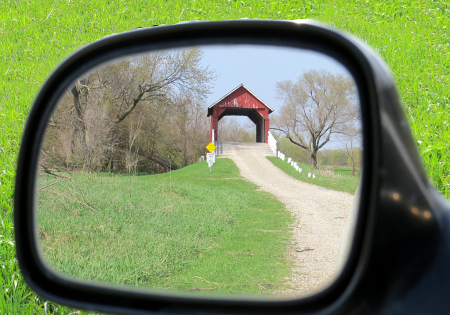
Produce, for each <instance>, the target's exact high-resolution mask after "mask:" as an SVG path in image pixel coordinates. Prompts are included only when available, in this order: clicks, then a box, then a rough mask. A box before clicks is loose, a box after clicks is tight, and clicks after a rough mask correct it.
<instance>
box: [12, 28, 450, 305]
mask: <svg viewBox="0 0 450 315" xmlns="http://www.w3.org/2000/svg"><path fill="white" fill-rule="evenodd" d="M214 70H216V72H214ZM218 74H224V77H226V78H228V79H224V80H223V81H218V82H220V84H217V85H216V86H217V88H216V87H215V88H214V89H213V88H212V87H213V82H215V81H214V80H215V79H217V77H218ZM250 74H252V75H253V77H252V78H253V79H248V80H249V81H251V80H253V81H252V83H247V82H243V80H244V78H250V77H251V76H250ZM236 78H237V79H238V80H241V78H242V81H240V82H239V83H240V84H239V83H238V84H234V85H232V86H231V83H230V84H228V83H224V82H234V80H236ZM227 80H228V81H227ZM236 85H237V86H236ZM253 86H257V91H256V90H255V89H253ZM250 88H251V89H250ZM271 89H272V91H271ZM209 93H213V97H214V99H212V98H211V99H210V98H207V97H208V94H209ZM261 94H263V95H264V96H261ZM277 97H278V98H277ZM205 99H207V101H205ZM268 99H269V100H270V103H269V102H268V101H267V100H268ZM275 100H277V101H278V102H279V105H277V106H278V108H277V109H279V114H278V115H277V116H276V119H273V120H272V121H269V120H270V119H269V114H271V113H272V112H273V111H274V109H273V108H272V107H274V105H271V104H272V103H276V101H275ZM225 116H247V117H248V118H249V119H250V121H251V122H252V123H254V126H255V128H254V129H253V131H251V132H249V137H250V138H252V140H256V143H252V144H246V145H243V144H242V143H240V144H236V143H234V144H233V143H232V142H230V141H236V140H235V139H241V140H239V141H246V140H242V139H245V138H244V137H242V134H243V132H242V131H240V132H239V134H240V138H236V137H235V138H233V136H232V135H226V133H225V132H222V131H223V130H222V129H224V127H223V126H225V123H224V121H225V120H222V118H223V117H225ZM206 119H208V121H206ZM221 120H222V122H220V121H221ZM221 123H222V125H220V124H221ZM228 126H229V125H228ZM221 128H222V129H221ZM236 130H238V129H236ZM269 130H272V132H271V131H269ZM277 132H278V133H279V134H278V136H280V137H281V136H284V137H285V140H286V141H287V142H289V143H291V144H293V145H295V148H297V149H298V150H300V151H301V150H303V151H302V152H303V153H305V152H307V153H305V154H307V158H308V162H310V163H311V166H312V168H311V170H310V171H306V169H305V171H304V172H303V173H301V172H302V167H300V166H299V165H298V164H297V162H298V163H300V162H299V161H294V160H292V158H290V159H291V160H292V161H289V162H290V163H291V164H292V167H291V166H289V167H290V168H289V167H288V166H287V165H288V164H287V161H286V159H285V158H286V156H285V154H283V152H281V151H280V145H281V144H279V146H278V147H277V140H275V138H274V136H273V135H272V133H275V136H277V134H276V133H277ZM227 137H228V138H227ZM233 139H234V140H233ZM220 140H228V142H227V141H220ZM209 142H211V143H210V144H209V145H208V143H209ZM280 143H281V142H280ZM206 145H208V146H207V149H208V150H209V151H212V152H213V153H215V154H212V155H211V154H210V156H208V163H209V164H208V166H209V168H208V167H207V163H206V161H205V162H200V163H197V164H193V162H196V161H198V160H202V158H201V157H200V156H201V155H202V152H205V153H206V150H205V149H204V146H206ZM326 145H328V146H326ZM285 147H286V148H287V144H285ZM322 148H325V149H326V148H330V150H332V151H333V150H334V151H336V152H335V153H336V154H337V153H339V152H341V153H342V152H343V154H344V157H345V159H343V158H342V157H341V160H343V161H344V162H342V161H341V162H339V163H347V166H348V167H349V168H348V169H347V171H348V172H350V171H351V173H352V174H351V176H350V175H349V176H347V177H348V178H349V180H348V181H349V184H348V185H349V186H348V188H346V187H343V184H342V183H343V182H342V181H332V180H331V178H332V176H331V175H329V173H328V175H327V173H326V171H327V170H321V171H320V172H321V173H319V171H318V170H317V168H318V158H321V161H322V162H321V163H328V164H327V165H332V164H333V163H338V162H336V161H337V158H336V157H334V160H333V161H334V162H332V152H331V151H330V152H328V153H327V154H328V155H327V154H325V153H321V154H322V155H320V154H319V152H323V149H322ZM321 149H322V151H320V150H321ZM202 150H203V151H202ZM261 150H268V151H267V152H268V153H267V154H266V153H264V152H263V153H255V152H260V151H261ZM271 150H272V151H271ZM272 154H273V155H274V156H278V157H279V158H280V159H279V160H276V158H275V157H274V158H273V160H271V161H272V163H273V164H272V163H271V162H269V160H267V159H265V158H264V159H261V158H259V159H258V158H256V157H255V156H265V155H272ZM205 155H206V154H205ZM216 155H222V157H228V158H230V159H231V160H232V161H233V162H231V160H225V159H219V158H218V159H217V160H216V159H215V157H216ZM236 155H238V157H236ZM297 159H301V155H298V158H297ZM244 160H245V161H244ZM280 161H284V162H283V163H281V162H280ZM324 161H327V162H324ZM214 163H216V165H213V164H214ZM280 163H281V164H280ZM319 164H320V163H319ZM276 166H278V167H279V168H280V169H281V170H280V169H277V168H276ZM304 167H307V166H304ZM238 168H239V169H238ZM269 168H273V169H276V171H269ZM288 168H289V169H288ZM358 168H359V169H358ZM175 170H176V172H172V171H175ZM282 170H284V172H286V173H288V174H291V175H292V176H293V177H294V178H297V179H300V180H301V182H302V183H301V184H299V186H297V183H298V182H299V181H297V179H293V178H292V177H289V176H287V175H286V174H284V173H283V171H282ZM293 170H295V174H294V173H292V172H293ZM328 171H329V172H331V174H333V176H335V175H336V174H337V171H336V170H328ZM239 172H240V174H239ZM276 172H279V173H280V174H284V175H279V177H277V176H278V175H276V174H275V173H276ZM289 172H291V173H289ZM144 173H145V174H144ZM257 173H259V177H258V176H257V175H258V174H257ZM308 173H309V175H308ZM150 174H161V175H150ZM249 174H250V175H249ZM277 174H278V173H277ZM299 174H301V175H299ZM358 174H359V175H358ZM138 175H143V176H138ZM252 175H254V176H253V177H252V178H253V179H249V178H250V177H251V176H252ZM355 175H356V176H355ZM172 176H173V177H172ZM240 176H244V177H246V178H247V179H249V180H250V181H252V182H253V183H254V184H256V185H254V184H250V183H249V182H246V181H244V180H243V179H242V178H241V177H240ZM283 176H286V177H283ZM299 176H300V177H299ZM301 176H303V177H301ZM336 176H338V177H339V176H341V177H342V175H339V174H337V175H336ZM271 181H272V182H276V181H278V184H275V186H277V185H279V186H282V187H280V189H279V190H278V191H280V195H278V194H277V193H275V192H274V191H273V190H271V189H272V188H270V187H269V188H268V187H266V186H265V183H266V182H271ZM303 182H308V183H310V184H319V183H322V184H321V185H325V187H328V188H331V189H334V190H336V189H337V190H343V191H348V192H350V194H348V193H340V194H336V195H333V194H334V192H333V194H332V193H331V192H328V190H327V191H326V192H325V188H314V189H312V188H311V190H310V191H309V190H308V189H310V188H309V187H310V186H307V184H304V183H303ZM205 183H206V184H205ZM301 185H304V186H301ZM346 185H347V184H346ZM258 186H260V187H261V190H263V191H265V192H264V193H263V192H260V191H257V188H258ZM356 187H357V189H356ZM289 189H291V191H288V190H289ZM355 190H356V191H355ZM281 191H288V192H287V193H286V194H287V195H289V196H292V198H291V199H283V198H284V197H283V196H282V192H281ZM267 192H269V193H272V194H274V196H271V195H268V193H267ZM344 194H347V195H348V196H344ZM310 195H312V196H313V197H311V196H310ZM331 195H332V196H331ZM353 195H354V196H353ZM205 196H206V197H205ZM280 196H281V197H280ZM289 196H288V197H286V198H289ZM333 198H334V199H333ZM277 199H279V200H277ZM293 199H302V200H303V203H302V202H301V201H298V200H297V201H296V202H297V206H296V207H292V206H291V205H290V204H291V200H293ZM283 204H284V205H287V210H289V211H290V212H289V211H286V209H285V208H284V206H283ZM313 204H315V205H313ZM293 208H296V209H297V210H295V211H293V210H292V209H293ZM448 209H449V207H448V204H447V203H445V202H444V201H443V200H442V198H441V197H440V196H439V195H438V194H437V193H436V192H435V190H434V189H433V188H432V187H431V185H430V184H429V182H428V179H427V177H426V174H425V172H424V170H423V167H422V165H421V162H420V158H419V155H418V153H417V150H416V148H415V143H414V141H413V139H412V136H411V132H410V130H409V127H408V123H407V120H406V117H405V115H404V114H403V111H402V109H401V105H400V103H399V100H398V96H397V92H396V90H395V85H394V83H393V80H392V78H391V76H390V74H389V72H388V70H387V69H386V67H385V65H384V63H383V62H382V61H381V60H380V59H379V58H378V57H377V56H376V55H375V54H374V53H373V52H372V51H371V50H370V49H369V48H367V47H366V46H365V45H364V44H362V43H360V42H359V41H358V40H356V39H354V38H352V37H350V36H348V35H345V34H342V33H340V32H338V31H335V30H333V29H330V28H328V27H325V26H323V25H321V24H318V23H316V22H313V21H308V20H305V21H258V20H239V21H222V22H195V23H181V24H178V25H167V26H158V27H154V28H146V29H138V30H135V31H131V32H127V33H123V34H117V35H113V36H108V37H106V38H104V39H101V40H99V41H96V42H94V43H92V44H90V45H88V46H86V47H85V48H83V49H81V50H79V51H78V52H76V53H75V54H73V55H72V56H71V57H69V58H68V59H67V60H66V61H65V62H64V63H63V64H61V65H60V66H59V67H58V68H57V69H56V70H55V71H54V72H53V74H52V75H51V76H50V78H49V79H48V80H47V82H46V83H45V84H44V86H43V87H42V89H41V91H40V93H39V95H38V96H37V98H36V101H35V103H34V105H33V108H32V110H31V113H30V116H29V119H28V121H27V124H26V128H25V132H24V135H23V139H22V145H21V150H20V155H19V159H18V169H17V177H16V190H15V210H14V211H15V214H14V215H15V231H16V244H17V255H18V260H19V264H20V267H21V270H22V273H23V275H24V279H25V280H26V281H27V283H28V284H29V285H30V286H31V287H32V288H33V289H34V290H35V291H36V292H37V293H38V294H40V295H42V296H43V297H45V298H48V299H50V300H53V301H55V302H58V303H61V304H66V305H69V306H72V307H77V308H83V309H92V310H96V311H100V312H115V313H123V314H132V313H145V312H171V313H184V312H191V313H192V312H194V313H195V312H200V313H224V312H226V313H233V314H234V313H261V312H264V313H301V312H321V313H327V314H328V313H330V314H331V313H334V312H337V313H344V312H345V313H350V312H360V313H370V312H373V311H374V310H386V311H387V310H392V309H394V308H395V307H396V306H397V305H402V307H403V309H404V310H406V312H408V310H409V311H412V310H416V309H415V308H414V307H415V306H413V304H414V303H412V302H411V301H412V297H417V299H415V300H414V301H415V303H416V302H417V301H419V302H417V303H418V304H420V307H421V308H422V309H427V310H428V311H429V310H430V309H431V310H432V311H433V310H437V309H441V308H442V307H444V306H445V305H447V304H448V302H443V301H442V302H441V303H437V304H435V305H433V306H431V308H426V307H427V306H428V304H427V303H426V302H425V301H426V300H427V298H428V297H430V296H432V294H433V293H435V292H439V290H442V289H444V290H445V289H450V288H449V287H450V281H444V280H445V279H449V277H450V273H449V272H447V271H445V266H444V265H445V264H443V262H444V261H446V259H448V257H449V253H450V251H449V247H448V244H447V242H448V241H446V239H445V238H444V236H445V232H444V230H445V229H444V227H445V226H446V225H447V224H448V223H447V222H448V218H447V217H448V215H447V214H448ZM310 212H312V213H310ZM320 213H323V215H318V214H320ZM310 215H311V217H309V216H310ZM342 219H343V220H342ZM321 220H322V221H321ZM345 220H347V224H346V223H345ZM330 221H332V222H330ZM244 222H246V223H245V224H244ZM344 227H345V228H344ZM293 229H294V232H293ZM295 229H298V230H301V231H300V232H298V231H297V232H295ZM308 231H309V232H308ZM327 235H333V236H332V237H331V236H330V237H328V236H327ZM324 236H327V237H324ZM444 240H445V241H444ZM302 242H304V244H303V243H302ZM225 243H226V244H227V245H224V244H225ZM248 244H251V245H248ZM310 244H314V246H311V245H310ZM323 248H326V250H323ZM287 249H289V250H290V251H291V254H289V253H287V252H286V250H287ZM314 251H315V252H314ZM292 252H296V253H297V254H296V255H298V253H303V254H302V255H304V256H296V258H292V257H290V258H289V257H288V256H289V255H291V256H292ZM308 252H314V253H308ZM308 255H310V256H309V260H308V258H305V257H308ZM317 261H320V262H317ZM211 265H212V267H211ZM242 266H244V267H242ZM209 267H211V268H210V269H208V268H209ZM241 267H242V269H239V268H241ZM296 268H297V269H296ZM314 268H315V269H316V271H317V272H316V273H314V272H313V271H312V270H313V269H314ZM292 270H296V274H295V275H292ZM417 270H420V271H419V272H418V271H417ZM219 271H220V274H221V275H222V276H220V277H218V276H217V275H218V274H219ZM442 272H443V274H444V275H445V276H444V277H443V278H442V281H438V280H436V284H435V285H430V284H429V282H427V281H428V280H427V279H430V278H433V277H436V275H438V274H442ZM316 275H320V277H321V278H320V279H318V280H317V279H315V277H316ZM225 278H226V280H224V279H225ZM283 279H289V280H283ZM433 279H434V278H433ZM293 282H296V284H293ZM420 307H419V308H420Z"/></svg>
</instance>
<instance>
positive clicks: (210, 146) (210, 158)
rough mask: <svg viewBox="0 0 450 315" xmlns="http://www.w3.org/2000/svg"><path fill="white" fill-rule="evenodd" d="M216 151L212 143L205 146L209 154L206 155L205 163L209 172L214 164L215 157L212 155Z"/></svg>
mask: <svg viewBox="0 0 450 315" xmlns="http://www.w3.org/2000/svg"><path fill="white" fill-rule="evenodd" d="M215 149H216V146H215V145H214V143H212V142H210V143H209V144H208V145H207V146H206V150H208V151H209V152H210V153H206V161H207V162H208V166H209V171H210V172H211V168H212V166H213V164H214V163H216V155H215V154H214V150H215Z"/></svg>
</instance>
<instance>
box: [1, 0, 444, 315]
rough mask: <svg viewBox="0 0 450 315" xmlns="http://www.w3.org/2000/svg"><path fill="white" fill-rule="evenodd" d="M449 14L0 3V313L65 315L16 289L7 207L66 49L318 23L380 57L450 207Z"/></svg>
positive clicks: (351, 8)
mask: <svg viewBox="0 0 450 315" xmlns="http://www.w3.org/2000/svg"><path fill="white" fill-rule="evenodd" d="M449 10H450V8H449V4H448V2H444V1H431V0H428V1H422V0H415V1H413V0H406V1H394V0H388V1H366V0H351V1H347V0H345V1H344V0H340V1H295V0H290V1H289V0H288V1H256V0H253V1H251V0H250V1H237V0H231V1H228V0H220V1H219V0H214V1H207V0H195V1H194V0H173V1H166V0H151V1H143V0H140V1H133V2H130V1H125V0H118V1H107V0H93V1H57V2H56V5H55V1H42V0H41V1H25V0H14V1H10V0H0V21H1V22H0V36H1V40H0V77H1V79H0V209H1V210H0V211H1V226H0V234H1V235H2V236H1V237H0V240H1V242H0V263H1V266H5V267H4V268H3V267H2V268H1V270H2V271H1V273H0V274H1V276H2V279H1V288H0V290H1V291H2V292H3V295H2V296H1V297H0V313H7V314H35V313H37V312H38V311H41V310H45V309H46V310H48V312H52V313H55V314H68V313H71V312H72V311H73V310H71V309H69V308H66V307H61V306H59V305H58V306H56V305H55V304H52V303H50V302H46V301H45V300H43V299H40V298H39V297H37V296H36V294H34V293H33V292H32V291H31V290H30V289H29V288H28V287H27V286H26V284H25V283H24V281H23V278H22V276H21V274H20V272H19V268H18V265H17V261H16V258H15V250H14V244H15V241H14V235H13V223H12V208H13V205H12V200H13V187H14V174H15V168H16V157H17V154H18V149H19V143H20V137H21V134H22V130H23V126H24V122H25V119H26V116H27V114H28V111H29V109H30V106H31V103H32V101H33V99H34V97H35V96H36V93H37V92H38V90H39V88H40V87H41V86H42V84H43V83H44V80H45V78H46V77H47V76H48V75H49V74H50V73H51V71H52V70H53V69H54V68H55V67H56V66H57V65H58V64H59V63H60V62H61V61H62V60H63V59H64V58H66V57H67V56H68V55H69V54H70V53H72V52H73V51H74V50H76V49H78V48H79V47H81V46H82V45H85V44H87V43H90V42H92V41H94V40H96V39H99V38H102V37H104V36H106V35H109V34H111V33H112V32H123V31H127V30H131V29H133V28H134V27H136V26H152V25H155V24H173V23H177V22H179V21H189V20H224V19H235V18H245V17H247V18H260V19H299V18H315V19H318V20H320V21H323V22H325V23H328V24H330V25H332V26H334V27H337V28H340V29H342V30H345V31H347V32H349V33H351V34H354V35H356V36H358V37H359V38H361V39H362V40H363V41H364V42H366V43H368V44H369V45H370V46H372V47H373V48H374V49H375V50H376V51H377V52H378V53H379V54H380V55H381V56H382V57H383V58H384V60H385V61H386V63H387V64H388V66H389V67H390V69H391V70H392V72H393V75H394V79H395V81H396V83H397V86H398V89H399V92H400V97H401V99H402V102H403V105H404V108H405V110H406V112H407V115H408V118H409V121H410V123H411V127H412V131H413V134H414V136H415V138H416V140H417V141H420V143H418V148H419V151H420V152H421V155H422V158H423V161H424V165H425V168H426V170H427V172H428V174H429V176H430V178H431V180H432V182H433V183H434V185H435V186H436V187H437V188H438V190H439V191H441V192H442V193H443V194H444V196H446V197H447V198H449V197H450V191H449V190H448V187H449V184H450V177H449V175H450V167H449V163H450V156H449V154H448V143H449V140H450V139H449V137H450V128H449V122H450V110H449V104H450V92H449V91H450V88H449V85H450V84H449V83H450V76H449V75H450V67H449V64H450V45H449V44H450V41H449V36H448V34H449V28H450V19H449V18H448V16H449ZM50 13H51V14H50ZM16 280H17V286H16V285H15V283H16V282H15V281H16ZM7 289H8V290H7ZM45 303H47V304H45ZM56 307H57V308H58V309H57V310H56V309H55V308H56Z"/></svg>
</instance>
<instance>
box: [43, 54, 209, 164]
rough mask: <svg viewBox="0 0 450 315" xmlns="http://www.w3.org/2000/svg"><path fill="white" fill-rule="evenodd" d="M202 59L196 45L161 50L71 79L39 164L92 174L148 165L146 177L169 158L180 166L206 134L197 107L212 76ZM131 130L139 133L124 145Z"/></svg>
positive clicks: (202, 112)
mask: <svg viewBox="0 0 450 315" xmlns="http://www.w3.org/2000/svg"><path fill="white" fill-rule="evenodd" d="M202 57H203V51H202V50H201V49H197V48H195V49H183V50H169V51H160V52H156V53H152V54H145V55H139V56H133V57H129V58H126V59H122V60H119V61H116V62H112V63H110V64H108V65H106V66H104V67H102V68H99V69H96V70H95V71H93V72H90V73H89V74H87V75H85V76H84V77H83V78H80V79H79V80H77V81H76V82H75V84H74V86H73V87H72V88H71V89H70V90H69V91H68V92H67V93H66V95H64V97H63V98H62V99H61V101H60V103H59V106H58V108H57V109H56V110H55V112H54V113H53V117H52V119H51V120H50V122H49V124H48V126H49V129H48V131H47V136H46V139H45V141H44V147H43V152H44V153H45V157H46V159H45V162H44V163H49V165H50V164H51V165H59V166H63V167H69V165H70V166H71V167H73V168H74V169H75V168H76V169H81V168H82V169H89V170H94V171H100V170H105V169H107V168H108V167H109V170H110V171H112V170H113V169H114V171H124V170H129V166H130V165H133V166H132V168H133V169H134V171H136V170H137V168H138V167H139V165H147V167H148V168H150V169H151V172H153V171H154V170H156V171H157V172H159V171H161V170H163V169H166V168H167V167H168V162H167V159H166V158H165V157H166V156H167V155H170V156H171V159H172V158H173V159H172V160H173V161H178V163H179V165H182V166H184V165H186V164H187V163H192V162H193V161H194V156H195V155H196V154H197V149H196V147H195V148H192V146H191V144H192V143H195V142H196V141H201V140H203V137H197V136H198V134H199V132H200V133H202V134H203V133H204V134H205V137H207V129H204V126H206V125H205V123H204V121H206V120H205V119H203V116H204V108H200V106H202V105H200V104H203V103H202V102H203V99H204V98H205V96H206V95H207V94H208V93H209V91H210V89H211V84H212V81H213V80H214V78H215V76H214V73H213V71H210V70H209V69H208V67H204V66H202V64H201V59H202ZM185 100H195V102H193V101H189V102H185ZM200 117H201V119H200ZM180 124H181V125H183V126H184V127H183V128H184V129H183V130H181V129H180V130H178V128H177V127H178V126H181V125H180ZM136 126H140V127H139V129H140V132H139V133H138V136H137V137H136V138H135V139H133V141H130V139H129V135H130V130H134V129H133V128H135V127H136ZM205 130H206V131H205ZM180 138H181V139H182V141H181V142H183V143H182V145H180V142H179V141H178V140H179V139H180ZM177 141H178V142H177ZM206 141H207V140H206ZM203 142H205V141H202V146H203V144H204V143H203ZM130 143H131V144H130ZM180 146H181V147H180ZM202 149H203V148H202ZM43 156H44V155H43ZM138 156H139V158H138ZM162 157H164V158H162ZM137 160H139V165H138V164H136V163H134V162H133V161H137ZM144 160H145V161H144ZM141 161H143V162H142V163H141ZM130 163H131V164H130ZM176 168H177V166H172V169H176Z"/></svg>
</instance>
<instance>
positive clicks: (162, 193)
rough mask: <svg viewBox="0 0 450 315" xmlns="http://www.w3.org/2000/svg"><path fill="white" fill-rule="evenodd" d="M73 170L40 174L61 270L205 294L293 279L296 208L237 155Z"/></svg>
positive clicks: (46, 245)
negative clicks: (256, 178) (159, 166)
mask: <svg viewBox="0 0 450 315" xmlns="http://www.w3.org/2000/svg"><path fill="white" fill-rule="evenodd" d="M72 176H73V177H72V179H71V180H63V181H62V182H61V179H60V178H56V179H55V177H51V176H49V175H43V176H41V177H40V180H39V187H46V188H44V189H42V190H40V193H39V195H38V200H39V202H38V209H39V217H38V222H39V234H40V235H41V241H42V245H43V249H44V253H45V257H46V258H47V259H48V261H49V262H50V264H51V265H52V266H53V267H54V268H55V269H56V270H58V271H61V272H63V273H65V274H68V275H71V276H74V277H77V278H81V279H90V280H93V281H99V282H107V283H114V284H125V285H132V286H145V287H153V288H164V289H178V290H183V291H194V292H195V291H200V292H202V294H204V292H208V293H220V292H222V293H223V292H227V293H243V292H245V293H258V294H272V293H273V292H274V291H280V290H282V289H283V288H286V285H284V283H283V282H284V279H285V277H287V276H289V275H290V271H291V265H290V262H289V260H288V259H287V257H285V255H286V252H287V244H288V243H289V240H290V236H291V232H290V229H289V226H290V225H292V218H291V215H290V213H289V212H287V211H286V210H285V207H284V205H283V204H282V203H281V202H279V201H278V200H276V199H275V198H274V197H273V196H271V195H270V194H268V193H266V192H261V191H257V188H258V187H257V186H256V185H254V184H252V183H250V182H248V181H246V180H244V179H242V178H241V176H240V175H239V170H238V169H237V167H236V166H235V165H234V163H233V162H232V161H231V160H229V159H218V160H217V162H216V164H215V165H214V166H213V171H212V172H210V171H209V168H208V167H207V164H206V162H200V163H196V164H193V165H190V166H187V167H185V168H183V169H181V170H177V171H173V172H172V174H162V175H147V176H136V177H134V176H127V175H125V176H124V175H110V174H109V175H108V174H101V173H96V174H80V173H73V174H72ZM52 183H55V184H54V185H52V186H49V185H51V184H52Z"/></svg>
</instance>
